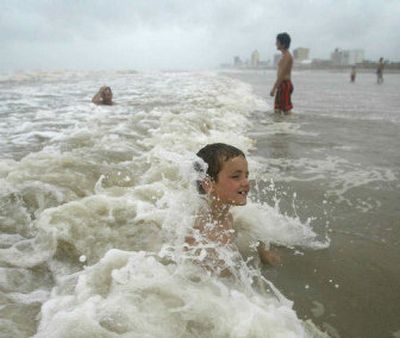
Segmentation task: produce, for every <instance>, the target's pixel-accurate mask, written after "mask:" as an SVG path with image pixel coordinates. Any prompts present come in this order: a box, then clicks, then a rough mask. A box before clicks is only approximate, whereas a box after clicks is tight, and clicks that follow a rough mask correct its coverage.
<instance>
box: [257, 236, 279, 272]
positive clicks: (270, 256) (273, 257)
mask: <svg viewBox="0 0 400 338" xmlns="http://www.w3.org/2000/svg"><path fill="white" fill-rule="evenodd" d="M257 252H258V255H259V256H260V259H261V261H262V262H263V263H265V264H270V265H273V266H276V265H278V264H280V263H281V258H280V257H279V255H278V254H276V253H274V252H272V251H270V250H268V249H267V248H266V247H265V243H264V242H261V241H260V242H258V246H257Z"/></svg>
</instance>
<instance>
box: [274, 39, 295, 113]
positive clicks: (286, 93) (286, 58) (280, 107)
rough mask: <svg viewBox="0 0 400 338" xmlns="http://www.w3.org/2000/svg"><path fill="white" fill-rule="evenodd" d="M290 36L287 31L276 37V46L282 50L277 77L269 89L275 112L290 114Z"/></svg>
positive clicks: (291, 63) (291, 91)
mask: <svg viewBox="0 0 400 338" xmlns="http://www.w3.org/2000/svg"><path fill="white" fill-rule="evenodd" d="M289 47H290V36H289V34H287V33H280V34H278V36H277V37H276V48H277V49H278V50H280V51H281V52H282V57H281V59H280V60H279V63H278V70H277V79H276V81H275V83H274V86H273V87H272V89H271V92H270V95H271V96H275V112H276V113H284V114H290V111H291V109H292V108H293V105H292V101H291V95H292V93H293V84H292V81H291V80H290V75H291V72H292V66H293V57H292V55H291V54H290V52H289V50H288V49H289Z"/></svg>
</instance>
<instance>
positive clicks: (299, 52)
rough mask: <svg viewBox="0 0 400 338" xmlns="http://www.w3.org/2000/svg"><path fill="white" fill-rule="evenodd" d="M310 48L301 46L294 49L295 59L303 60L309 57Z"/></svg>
mask: <svg viewBox="0 0 400 338" xmlns="http://www.w3.org/2000/svg"><path fill="white" fill-rule="evenodd" d="M309 54H310V49H309V48H303V47H299V48H296V49H294V50H293V56H294V60H295V61H297V62H302V61H305V60H308V59H309Z"/></svg>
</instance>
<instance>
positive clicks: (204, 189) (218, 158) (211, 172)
mask: <svg viewBox="0 0 400 338" xmlns="http://www.w3.org/2000/svg"><path fill="white" fill-rule="evenodd" d="M196 155H197V156H198V157H200V158H201V159H202V160H203V161H204V162H205V163H206V164H207V171H206V173H205V174H206V177H205V178H204V179H202V180H200V181H198V186H197V187H198V190H199V192H200V193H201V194H207V195H210V196H211V197H213V198H214V199H216V200H219V201H221V202H223V203H225V204H232V205H244V204H246V202H247V194H248V192H249V180H248V175H249V172H248V165H247V160H246V156H245V155H244V153H243V152H242V151H241V150H240V149H238V148H236V147H234V146H231V145H228V144H224V143H213V144H208V145H206V146H205V147H203V148H202V149H200V150H199V151H198V153H197V154H196ZM195 169H196V170H197V171H199V172H202V173H203V174H204V169H203V166H202V165H201V164H200V163H196V164H195Z"/></svg>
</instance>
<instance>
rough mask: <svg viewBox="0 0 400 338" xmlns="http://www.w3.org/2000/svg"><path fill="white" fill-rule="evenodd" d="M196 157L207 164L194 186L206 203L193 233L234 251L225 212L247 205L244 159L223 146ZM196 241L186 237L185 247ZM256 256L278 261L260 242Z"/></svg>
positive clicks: (210, 147)
mask: <svg viewBox="0 0 400 338" xmlns="http://www.w3.org/2000/svg"><path fill="white" fill-rule="evenodd" d="M197 156H198V157H200V158H201V159H202V160H203V161H204V162H205V163H206V164H207V171H206V173H205V177H204V178H203V179H202V180H201V181H199V182H198V190H199V192H200V193H201V194H204V195H206V200H207V203H205V205H204V207H203V208H202V209H201V210H200V211H199V213H198V215H197V218H196V220H195V224H194V231H197V232H198V233H199V234H200V237H201V241H202V243H203V244H204V243H205V242H206V243H207V242H208V243H212V244H215V245H217V246H218V245H220V246H231V247H234V243H233V242H234V237H235V231H234V229H233V217H232V215H231V213H230V211H229V209H230V207H231V206H240V205H245V204H246V202H247V195H248V193H249V190H250V185H249V179H248V176H249V171H248V165H247V160H246V157H245V155H244V153H243V152H242V151H241V150H240V149H238V148H236V147H233V146H231V145H227V144H224V143H214V144H209V145H207V146H205V147H204V148H202V149H200V151H199V152H198V153H197ZM197 164H198V166H197V168H196V169H197V170H198V171H199V172H203V173H204V169H202V166H201V165H200V164H199V163H197ZM198 241H199V240H198V239H196V238H195V236H193V235H190V236H187V237H186V243H187V244H189V245H191V246H193V245H194V246H195V245H196V243H198ZM257 252H258V254H259V256H260V259H261V261H262V262H263V263H267V264H271V265H276V264H279V263H280V257H279V256H278V255H277V254H275V253H273V252H271V251H269V250H267V248H266V246H265V244H264V243H263V242H261V241H260V242H258V245H257ZM214 253H215V252H212V250H209V252H208V255H209V256H213V255H214ZM218 264H219V265H222V266H223V265H224V262H221V261H220V260H219V262H218ZM220 274H221V275H227V274H229V270H228V269H227V268H225V269H222V272H221V273H220Z"/></svg>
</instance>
